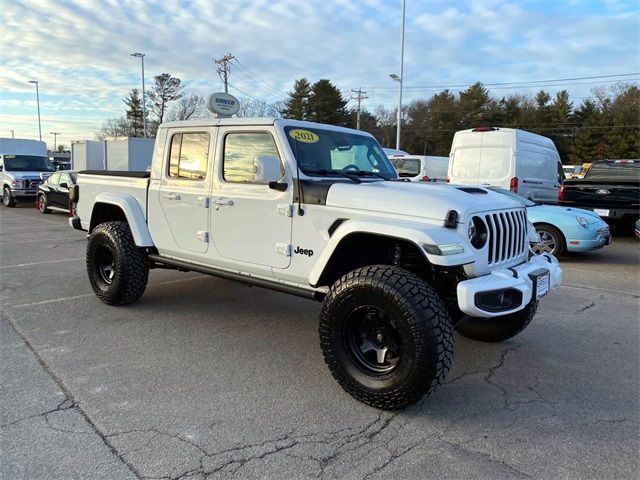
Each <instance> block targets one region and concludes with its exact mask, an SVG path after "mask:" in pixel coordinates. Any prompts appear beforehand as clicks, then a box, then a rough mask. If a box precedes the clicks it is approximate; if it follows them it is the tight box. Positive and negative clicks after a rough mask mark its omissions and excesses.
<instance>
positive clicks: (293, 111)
mask: <svg viewBox="0 0 640 480" xmlns="http://www.w3.org/2000/svg"><path fill="white" fill-rule="evenodd" d="M310 95H311V84H310V83H309V80H307V79H306V78H301V79H299V80H296V81H295V83H294V85H293V92H289V99H288V100H287V102H286V104H285V107H284V109H283V110H282V117H283V118H291V119H294V120H309V111H308V110H309V109H308V103H309V96H310Z"/></svg>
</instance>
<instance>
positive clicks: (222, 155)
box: [211, 127, 293, 268]
mask: <svg viewBox="0 0 640 480" xmlns="http://www.w3.org/2000/svg"><path fill="white" fill-rule="evenodd" d="M217 145H218V146H217V149H216V150H217V152H216V159H217V161H216V172H217V175H216V176H217V178H216V182H215V184H214V188H213V191H212V196H211V203H212V205H211V219H212V220H211V235H212V239H213V245H214V246H215V249H216V250H217V252H218V253H219V254H220V255H221V256H222V257H224V258H226V259H229V260H234V261H238V262H245V263H251V264H255V265H261V266H265V267H273V268H287V267H288V266H289V263H290V260H291V246H290V242H291V221H292V201H293V183H292V181H291V179H290V178H289V175H288V174H287V173H286V170H285V168H284V162H282V158H283V156H282V155H281V151H282V150H281V149H279V148H278V146H277V144H276V141H275V137H274V134H273V130H272V129H270V128H265V127H248V128H246V129H243V130H242V131H238V130H237V129H235V130H234V129H230V128H221V129H220V131H219V133H218V141H217ZM261 155H268V156H274V157H277V158H279V159H281V173H282V178H281V179H280V185H283V184H284V183H286V184H287V186H286V189H285V190H284V191H280V190H277V189H272V188H269V185H268V184H266V183H256V182H255V181H254V165H253V161H254V159H255V158H256V157H258V156H261Z"/></svg>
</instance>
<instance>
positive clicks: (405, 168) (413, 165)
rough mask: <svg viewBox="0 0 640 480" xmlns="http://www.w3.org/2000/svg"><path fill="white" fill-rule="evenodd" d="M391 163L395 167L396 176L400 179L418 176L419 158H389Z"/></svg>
mask: <svg viewBox="0 0 640 480" xmlns="http://www.w3.org/2000/svg"><path fill="white" fill-rule="evenodd" d="M391 163H393V166H394V167H396V170H397V171H398V176H399V177H401V178H404V177H415V176H418V175H420V159H419V158H391Z"/></svg>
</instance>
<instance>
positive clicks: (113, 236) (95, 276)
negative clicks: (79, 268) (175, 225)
mask: <svg viewBox="0 0 640 480" xmlns="http://www.w3.org/2000/svg"><path fill="white" fill-rule="evenodd" d="M109 255H111V257H112V259H113V262H112V265H113V268H112V272H113V273H112V278H111V281H110V282H109V281H108V280H105V277H106V275H105V273H104V268H102V269H101V261H102V260H103V259H104V258H108V257H109ZM86 263H87V273H88V275H89V282H90V283H91V287H92V288H93V291H94V292H95V294H96V296H97V297H98V298H99V299H100V300H101V301H102V302H104V303H106V304H107V305H126V304H129V303H133V302H135V301H136V300H138V299H139V298H140V297H141V296H142V294H143V293H144V291H145V288H146V287H147V280H148V278H149V258H148V255H147V253H146V252H145V251H144V250H142V249H141V248H138V247H137V246H136V244H135V243H134V241H133V236H132V235H131V230H130V229H129V225H128V224H127V223H126V222H107V223H103V224H101V225H98V226H97V227H96V228H95V229H94V230H93V231H92V232H91V235H90V236H89V242H88V244H87V259H86ZM104 263H105V262H102V264H104Z"/></svg>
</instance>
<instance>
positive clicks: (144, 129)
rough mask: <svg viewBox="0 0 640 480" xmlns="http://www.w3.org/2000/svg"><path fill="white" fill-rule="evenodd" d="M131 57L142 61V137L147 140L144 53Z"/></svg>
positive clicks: (136, 53)
mask: <svg viewBox="0 0 640 480" xmlns="http://www.w3.org/2000/svg"><path fill="white" fill-rule="evenodd" d="M130 55H131V56H132V57H138V58H140V60H141V61H142V131H143V134H142V136H143V137H144V138H147V95H146V93H145V90H144V56H145V55H146V54H145V53H140V52H135V53H131V54H130Z"/></svg>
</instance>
